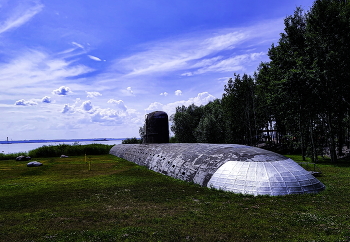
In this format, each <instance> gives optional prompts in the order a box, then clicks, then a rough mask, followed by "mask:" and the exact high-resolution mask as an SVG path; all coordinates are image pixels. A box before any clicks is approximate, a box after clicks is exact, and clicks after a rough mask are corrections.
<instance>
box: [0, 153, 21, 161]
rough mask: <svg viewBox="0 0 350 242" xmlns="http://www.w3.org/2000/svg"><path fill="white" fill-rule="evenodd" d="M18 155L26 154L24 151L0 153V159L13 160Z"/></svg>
mask: <svg viewBox="0 0 350 242" xmlns="http://www.w3.org/2000/svg"><path fill="white" fill-rule="evenodd" d="M20 155H24V156H28V154H27V153H26V152H19V153H11V154H3V153H0V160H15V159H16V158H17V157H18V156H20Z"/></svg>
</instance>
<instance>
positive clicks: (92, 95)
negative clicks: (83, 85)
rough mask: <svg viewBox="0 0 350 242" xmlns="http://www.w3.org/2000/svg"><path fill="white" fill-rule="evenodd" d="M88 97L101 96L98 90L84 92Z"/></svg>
mask: <svg viewBox="0 0 350 242" xmlns="http://www.w3.org/2000/svg"><path fill="white" fill-rule="evenodd" d="M86 94H87V97H88V98H94V97H99V96H102V94H101V93H99V92H86Z"/></svg>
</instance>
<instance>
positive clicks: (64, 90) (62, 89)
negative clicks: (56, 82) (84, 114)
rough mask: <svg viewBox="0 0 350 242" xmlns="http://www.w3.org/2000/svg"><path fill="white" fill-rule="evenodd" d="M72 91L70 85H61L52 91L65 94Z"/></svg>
mask: <svg viewBox="0 0 350 242" xmlns="http://www.w3.org/2000/svg"><path fill="white" fill-rule="evenodd" d="M70 92H71V90H70V88H69V87H65V86H61V87H59V88H58V89H56V90H53V91H52V94H56V95H62V96H64V95H67V94H68V93H70Z"/></svg>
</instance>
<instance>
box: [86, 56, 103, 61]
mask: <svg viewBox="0 0 350 242" xmlns="http://www.w3.org/2000/svg"><path fill="white" fill-rule="evenodd" d="M88 57H89V58H90V59H91V60H94V61H102V60H101V59H100V58H98V57H96V56H93V55H88Z"/></svg>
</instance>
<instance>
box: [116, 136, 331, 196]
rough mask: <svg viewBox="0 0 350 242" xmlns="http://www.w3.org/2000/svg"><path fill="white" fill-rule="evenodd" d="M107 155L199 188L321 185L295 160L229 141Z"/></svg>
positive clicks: (304, 188) (281, 190)
mask: <svg viewBox="0 0 350 242" xmlns="http://www.w3.org/2000/svg"><path fill="white" fill-rule="evenodd" d="M110 154H113V155H115V156H118V157H120V158H123V159H126V160H129V161H131V162H134V163H136V164H138V165H142V166H146V167H148V168H149V169H151V170H153V171H156V172H159V173H162V174H165V175H167V176H171V177H174V178H177V179H181V180H184V181H189V182H194V183H196V184H199V185H201V186H207V187H212V188H216V189H222V190H225V191H231V192H235V193H243V194H252V195H273V196H274V195H287V194H296V193H315V192H319V191H322V190H323V189H324V188H325V186H324V185H323V184H322V183H321V182H320V181H319V180H317V179H316V178H314V177H313V176H312V175H311V174H310V173H309V172H308V171H306V170H305V169H304V168H302V167H301V166H299V165H298V164H297V163H296V162H294V161H293V160H291V159H288V158H287V157H284V156H282V155H279V154H276V153H274V152H271V151H267V150H263V149H260V148H256V147H250V146H244V145H233V144H202V143H200V144H192V143H191V144H184V143H181V144H180V143H170V144H141V145H140V144H122V145H115V146H114V147H113V148H112V149H111V151H110Z"/></svg>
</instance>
